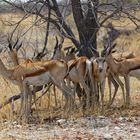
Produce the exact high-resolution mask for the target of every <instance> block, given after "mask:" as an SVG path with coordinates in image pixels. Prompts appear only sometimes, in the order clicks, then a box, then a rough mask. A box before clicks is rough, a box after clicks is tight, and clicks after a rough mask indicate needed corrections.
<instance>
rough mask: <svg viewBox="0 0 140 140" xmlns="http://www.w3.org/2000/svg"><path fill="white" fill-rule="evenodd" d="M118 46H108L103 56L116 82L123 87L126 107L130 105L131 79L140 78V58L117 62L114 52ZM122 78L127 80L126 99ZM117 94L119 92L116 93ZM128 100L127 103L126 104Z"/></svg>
mask: <svg viewBox="0 0 140 140" xmlns="http://www.w3.org/2000/svg"><path fill="white" fill-rule="evenodd" d="M115 46H116V44H114V45H112V46H107V47H106V48H105V49H104V50H103V51H102V56H105V57H106V62H107V64H108V65H109V68H110V72H111V74H112V75H113V77H114V78H115V80H116V81H117V82H118V83H119V84H120V85H121V87H122V91H123V98H124V103H126V106H127V105H129V104H130V83H129V82H130V81H129V77H130V76H134V77H136V78H139V69H138V67H139V66H140V56H136V57H134V58H130V59H124V60H122V61H120V62H116V61H115V60H114V59H113V57H112V54H111V53H112V50H113V49H114V48H115ZM119 75H120V76H123V77H124V80H125V88H126V97H125V94H124V85H123V83H122V82H121V80H120V78H119ZM116 93H117V92H116ZM116 93H114V96H113V99H112V102H113V101H114V98H115V96H116ZM125 98H126V102H125Z"/></svg>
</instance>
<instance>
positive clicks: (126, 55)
mask: <svg viewBox="0 0 140 140" xmlns="http://www.w3.org/2000/svg"><path fill="white" fill-rule="evenodd" d="M112 56H113V58H114V60H115V61H116V62H120V61H122V60H124V59H130V58H134V57H136V55H135V54H134V53H133V52H123V53H115V54H114V53H113V54H112ZM111 83H112V84H113V85H114V88H115V91H114V93H117V91H118V88H119V84H118V82H117V81H116V80H115V79H114V78H113V76H112V74H111V73H108V86H109V104H108V106H110V105H111V104H112V103H113V102H112V93H111Z"/></svg>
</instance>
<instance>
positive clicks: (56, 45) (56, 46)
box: [54, 36, 58, 50]
mask: <svg viewBox="0 0 140 140" xmlns="http://www.w3.org/2000/svg"><path fill="white" fill-rule="evenodd" d="M55 39H56V44H55V47H54V49H55V50H56V49H57V48H58V38H57V36H56V37H55Z"/></svg>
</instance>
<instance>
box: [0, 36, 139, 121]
mask: <svg viewBox="0 0 140 140" xmlns="http://www.w3.org/2000/svg"><path fill="white" fill-rule="evenodd" d="M17 44H18V40H17V42H16V43H15V44H14V45H13V46H12V44H11V43H10V41H9V45H8V52H9V56H10V57H11V59H12V60H13V63H14V67H13V68H11V69H8V68H6V67H5V64H4V63H3V62H2V60H1V59H0V74H1V75H2V76H3V77H4V78H6V79H8V80H10V81H11V82H12V83H13V84H16V85H18V86H19V89H20V91H21V93H22V94H21V108H20V115H21V116H22V117H23V118H25V119H26V120H28V118H29V115H30V111H31V104H32V103H31V101H32V96H33V95H34V100H35V94H32V93H34V92H37V91H39V90H40V89H42V88H43V86H44V85H48V84H49V83H52V84H54V85H55V86H57V87H58V88H59V89H60V90H61V91H62V93H63V95H64V97H65V106H64V108H65V111H66V113H69V112H70V111H71V110H72V108H73V105H74V103H75V102H74V101H75V95H76V93H77V96H78V97H79V99H80V103H81V105H83V101H84V100H85V103H84V104H85V109H86V110H89V109H90V108H92V107H94V106H95V104H98V105H100V107H101V111H102V110H103V108H104V91H105V81H106V78H108V84H109V103H108V105H109V106H110V105H111V104H112V103H113V101H114V99H115V96H116V93H117V91H118V87H119V86H120V87H121V89H122V94H123V100H124V106H129V104H130V81H129V79H130V78H129V77H130V76H133V77H136V78H137V79H140V56H135V55H134V54H133V53H131V52H130V53H127V54H125V53H121V54H119V53H118V54H117V55H119V58H117V57H115V58H114V57H113V55H112V53H114V50H113V49H114V48H115V46H116V44H111V43H110V44H108V45H106V46H104V49H103V50H102V51H101V53H99V52H98V51H97V50H94V49H93V57H92V58H91V59H88V58H87V57H85V56H79V57H78V56H77V55H76V50H75V48H72V47H70V49H69V50H68V51H67V53H64V50H62V44H63V40H61V42H60V43H58V39H57V38H56V46H55V48H54V54H53V57H52V58H51V59H50V60H45V61H43V60H42V61H32V60H30V59H27V60H25V61H24V62H22V63H19V61H18V56H17V51H18V49H20V47H21V46H22V44H20V45H17ZM2 51H3V50H1V52H2ZM120 76H122V77H124V81H125V84H123V82H122V80H121V79H120ZM111 83H112V84H113V85H114V88H115V90H114V94H113V97H112V91H111ZM79 88H80V89H81V90H78V89H79ZM125 89H126V90H125ZM78 91H80V92H78ZM81 91H82V92H83V93H81Z"/></svg>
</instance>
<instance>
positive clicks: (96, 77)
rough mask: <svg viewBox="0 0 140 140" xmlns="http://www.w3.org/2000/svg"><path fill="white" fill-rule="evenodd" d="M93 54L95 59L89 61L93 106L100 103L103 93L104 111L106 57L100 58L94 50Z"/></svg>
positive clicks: (102, 104)
mask: <svg viewBox="0 0 140 140" xmlns="http://www.w3.org/2000/svg"><path fill="white" fill-rule="evenodd" d="M93 53H94V57H92V58H91V60H87V66H88V71H89V77H90V80H91V89H92V94H91V95H92V96H91V97H92V106H93V105H94V104H95V102H98V100H99V97H100V95H99V93H101V110H103V106H104V102H103V98H104V90H105V79H106V72H107V64H106V61H105V57H102V56H100V55H99V52H98V51H97V50H95V49H93ZM95 99H96V100H95Z"/></svg>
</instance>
